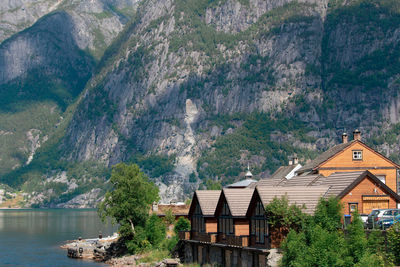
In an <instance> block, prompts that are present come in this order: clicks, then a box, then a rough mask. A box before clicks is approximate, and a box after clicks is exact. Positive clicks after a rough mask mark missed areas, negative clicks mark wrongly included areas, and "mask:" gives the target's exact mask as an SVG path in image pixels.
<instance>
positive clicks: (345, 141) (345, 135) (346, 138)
mask: <svg viewBox="0 0 400 267" xmlns="http://www.w3.org/2000/svg"><path fill="white" fill-rule="evenodd" d="M347 142H349V136H348V135H347V133H343V134H342V143H343V144H346V143H347Z"/></svg>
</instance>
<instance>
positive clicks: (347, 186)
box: [314, 171, 400, 202]
mask: <svg viewBox="0 0 400 267" xmlns="http://www.w3.org/2000/svg"><path fill="white" fill-rule="evenodd" d="M366 177H369V178H370V179H371V180H372V181H373V182H374V183H376V184H377V185H378V186H379V188H381V189H382V190H383V191H385V192H386V193H387V194H389V195H390V196H392V197H393V198H394V199H396V200H397V202H400V196H399V195H398V194H396V193H395V192H394V191H393V190H392V189H390V188H389V187H388V186H387V185H386V184H384V183H383V182H382V181H381V180H379V179H378V178H377V177H376V176H375V175H373V174H372V173H370V172H369V171H364V172H338V173H333V174H331V175H330V176H328V177H321V178H320V179H318V181H316V182H315V183H314V185H315V186H321V185H323V186H329V187H330V188H329V191H328V194H327V197H329V196H337V197H339V198H342V197H344V196H346V195H347V194H348V193H349V192H350V191H351V190H352V189H353V188H354V187H356V186H357V185H358V184H359V183H360V182H361V181H362V180H364V179H365V178H366Z"/></svg>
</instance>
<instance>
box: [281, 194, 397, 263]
mask: <svg viewBox="0 0 400 267" xmlns="http://www.w3.org/2000/svg"><path fill="white" fill-rule="evenodd" d="M341 211H342V209H341V204H340V201H339V200H338V199H336V198H330V199H328V200H324V199H321V200H320V201H319V203H318V205H317V209H316V211H315V215H314V216H313V217H312V219H311V220H309V221H307V223H306V224H305V225H304V227H303V228H302V229H301V230H300V231H299V232H296V231H294V230H293V229H292V230H291V231H290V232H289V234H288V236H287V238H286V240H285V241H284V242H283V244H282V249H283V252H284V253H283V258H282V265H283V266H390V265H391V263H390V260H386V262H385V260H384V258H385V255H384V254H379V253H378V254H377V253H374V250H372V249H369V248H370V247H371V246H372V245H373V243H377V242H378V241H379V239H375V238H372V239H371V241H370V242H371V243H368V242H367V239H366V235H365V232H364V228H363V223H362V221H361V218H360V217H359V216H358V214H354V216H353V221H352V223H351V224H350V225H349V226H348V235H347V236H346V237H345V236H344V235H343V232H342V231H341V229H340V227H341V225H340V218H341ZM399 240H400V239H399ZM396 249H398V248H397V247H396Z"/></svg>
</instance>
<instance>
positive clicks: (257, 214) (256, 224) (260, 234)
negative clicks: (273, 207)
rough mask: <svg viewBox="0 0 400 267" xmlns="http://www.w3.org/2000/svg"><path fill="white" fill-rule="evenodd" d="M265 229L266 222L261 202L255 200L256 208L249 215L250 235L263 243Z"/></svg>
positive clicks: (266, 228) (259, 242) (266, 227)
mask: <svg viewBox="0 0 400 267" xmlns="http://www.w3.org/2000/svg"><path fill="white" fill-rule="evenodd" d="M267 230H268V224H267V220H266V216H265V211H264V207H263V204H262V203H261V202H257V205H256V208H255V210H254V212H253V214H252V217H251V235H253V236H255V238H256V243H258V244H264V242H265V235H266V234H267Z"/></svg>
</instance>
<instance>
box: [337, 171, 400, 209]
mask: <svg viewBox="0 0 400 267" xmlns="http://www.w3.org/2000/svg"><path fill="white" fill-rule="evenodd" d="M374 189H376V192H375V191H374ZM373 195H377V196H379V195H381V196H387V192H384V191H383V190H382V189H381V188H379V187H378V186H377V185H376V184H375V183H374V182H373V181H372V180H371V179H370V178H369V177H366V178H365V179H364V180H363V181H361V182H360V183H359V184H358V185H357V186H356V187H354V188H353V189H352V190H351V191H350V192H349V193H348V194H347V195H346V196H344V197H343V198H342V199H341V201H342V203H343V205H344V206H343V209H344V214H349V208H350V207H349V203H358V213H360V214H364V210H366V209H370V208H371V203H370V202H369V201H370V200H363V196H373ZM387 199H388V198H387V197H385V201H388V208H393V209H395V208H396V207H397V204H396V200H395V199H394V198H393V197H389V200H387ZM363 205H366V206H368V207H364V206H363ZM372 205H373V204H372ZM376 208H378V207H376Z"/></svg>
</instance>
